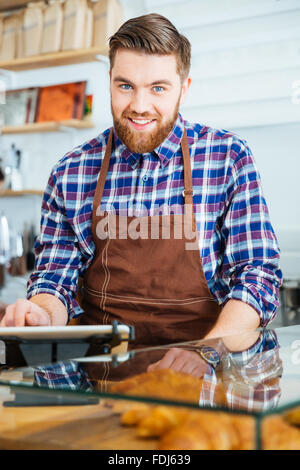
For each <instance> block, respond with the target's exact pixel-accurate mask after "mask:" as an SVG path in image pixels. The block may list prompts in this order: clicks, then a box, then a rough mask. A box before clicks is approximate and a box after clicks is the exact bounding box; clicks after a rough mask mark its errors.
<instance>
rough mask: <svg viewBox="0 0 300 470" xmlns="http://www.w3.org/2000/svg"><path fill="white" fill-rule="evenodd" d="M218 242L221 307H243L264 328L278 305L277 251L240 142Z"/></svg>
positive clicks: (260, 194) (252, 168) (255, 179)
mask: <svg viewBox="0 0 300 470" xmlns="http://www.w3.org/2000/svg"><path fill="white" fill-rule="evenodd" d="M221 237H222V242H223V246H224V257H223V262H222V265H221V267H220V273H219V274H220V277H221V278H222V280H223V281H224V282H225V283H226V284H227V286H228V287H229V289H228V293H227V295H226V297H225V299H223V300H224V302H223V303H224V304H225V303H226V302H227V301H228V300H229V299H236V300H241V301H243V302H245V303H247V304H248V305H250V306H251V307H253V308H254V309H255V310H256V311H257V313H258V315H259V317H260V326H262V327H263V326H266V325H267V324H268V323H269V322H270V321H272V320H273V319H274V317H275V315H276V310H277V308H278V306H279V287H280V285H281V282H282V273H281V269H280V267H279V253H280V251H279V246H278V242H277V239H276V236H275V233H274V230H273V228H272V225H271V222H270V217H269V212H268V208H267V204H266V201H265V199H264V196H263V192H262V186H261V180H260V175H259V173H258V170H257V168H256V164H255V162H254V159H253V156H252V153H251V150H250V149H249V147H248V146H247V144H246V143H245V142H244V141H243V142H242V144H241V146H240V149H239V152H238V154H237V155H236V158H235V160H234V164H233V166H232V174H231V178H230V184H229V185H228V192H227V203H226V205H225V210H224V213H223V218H222V224H221Z"/></svg>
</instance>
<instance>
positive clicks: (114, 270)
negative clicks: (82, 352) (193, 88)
mask: <svg viewBox="0 0 300 470" xmlns="http://www.w3.org/2000/svg"><path fill="white" fill-rule="evenodd" d="M109 58H110V93H111V111H112V116H113V127H112V128H111V129H107V130H105V131H104V132H102V133H100V134H99V135H98V136H97V137H96V138H94V139H92V140H91V141H89V142H86V143H84V144H83V145H81V146H79V147H77V148H76V149H74V150H73V151H71V152H69V153H67V154H66V155H65V156H64V157H63V158H62V159H61V160H60V161H59V162H58V163H57V164H56V165H55V167H54V168H53V170H52V172H51V175H50V178H49V182H48V185H47V188H46V190H45V194H44V199H43V205H42V221H41V233H40V235H39V237H38V239H37V241H36V245H35V255H36V265H35V270H34V272H33V273H32V274H31V276H30V279H29V282H28V291H27V299H18V300H17V301H16V302H15V303H14V304H11V305H9V306H8V307H7V308H6V313H5V315H4V317H3V319H2V322H1V326H13V325H15V326H24V325H25V326H26V325H31V326H33V325H66V324H67V323H68V322H70V320H71V319H73V318H76V317H80V321H81V323H83V324H111V323H112V321H113V320H118V321H120V322H122V323H125V324H128V325H133V326H134V327H135V334H136V339H135V342H134V343H133V344H132V345H131V346H130V347H133V348H139V347H147V346H153V345H166V344H172V343H179V342H184V341H189V340H196V339H201V338H216V337H223V336H228V335H234V334H238V333H240V332H242V331H247V330H255V329H256V328H257V327H259V326H260V327H264V326H266V325H267V324H268V323H269V322H270V321H271V320H272V319H273V318H274V317H275V314H276V309H277V307H278V289H279V286H280V283H281V271H280V269H279V265H278V259H279V249H278V245H277V240H276V237H275V235H274V231H273V229H272V226H271V223H270V220H269V215H268V209H267V206H266V202H265V200H264V197H263V194H262V190H261V183H260V177H259V174H258V171H257V169H256V166H255V163H254V160H253V157H252V154H251V151H250V149H249V147H248V145H247V143H246V142H245V140H243V139H241V138H239V137H238V136H237V135H235V134H233V133H231V132H228V131H225V130H218V129H213V128H210V127H208V126H205V125H203V124H199V123H196V124H195V123H189V122H187V121H185V120H184V119H183V117H182V116H181V114H180V113H179V107H180V105H181V104H182V103H183V102H184V100H185V98H186V95H187V92H188V90H189V87H190V84H191V78H190V76H189V71H190V59H191V46H190V43H189V41H188V40H187V39H186V38H185V37H184V36H183V35H181V34H180V33H179V32H178V31H177V29H176V28H175V27H174V25H172V24H171V23H170V21H169V20H168V19H166V18H164V17H162V16H160V15H157V14H150V15H144V16H141V17H138V18H132V19H130V20H128V21H127V22H126V23H124V24H123V25H122V26H121V27H120V29H119V30H118V31H117V32H116V34H114V35H113V36H112V37H111V38H110V41H109ZM201 118H204V119H205V116H201ZM193 237H194V238H193ZM79 278H82V279H83V286H82V300H81V302H80V305H79V303H78V301H77V299H76V293H77V289H78V280H79ZM210 353H211V351H210ZM202 360H203V357H200V355H198V354H195V352H193V351H182V350H181V349H180V348H171V349H170V350H169V351H168V353H167V354H166V355H165V356H164V358H163V359H162V360H160V361H159V362H158V363H156V364H155V365H154V366H152V368H153V367H172V368H174V369H177V370H182V371H187V372H193V371H195V370H197V368H201V367H202V365H201V364H202V362H201V361H202ZM204 360H205V358H204Z"/></svg>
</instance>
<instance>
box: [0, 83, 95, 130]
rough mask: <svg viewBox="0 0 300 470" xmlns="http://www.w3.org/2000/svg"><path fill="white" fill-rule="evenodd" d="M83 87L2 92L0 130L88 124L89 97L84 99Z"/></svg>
mask: <svg viewBox="0 0 300 470" xmlns="http://www.w3.org/2000/svg"><path fill="white" fill-rule="evenodd" d="M86 85H87V82H86V81H81V82H72V83H64V84H60V85H51V86H46V87H37V88H23V89H19V90H9V91H6V93H5V100H4V102H2V104H1V103H0V126H7V127H9V126H12V127H13V126H24V125H26V124H32V123H42V122H60V121H67V120H70V119H76V120H80V121H82V120H90V118H91V111H92V95H88V96H86V94H85V91H86Z"/></svg>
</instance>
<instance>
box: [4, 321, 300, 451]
mask: <svg viewBox="0 0 300 470" xmlns="http://www.w3.org/2000/svg"><path fill="white" fill-rule="evenodd" d="M203 346H206V347H207V346H209V347H210V348H213V350H214V351H217V354H218V356H219V358H220V363H219V364H217V365H216V364H214V366H213V365H210V364H209V363H208V362H206V361H204V360H203V357H202V356H201V353H200V352H199V351H201V350H202V347H203ZM95 352H96V351H95V350H94V349H93V348H91V349H90V350H89V351H88V352H87V353H86V354H85V355H82V356H80V357H74V358H71V359H70V358H69V356H68V359H66V360H59V361H58V362H53V363H46V364H41V363H40V361H38V360H37V365H34V363H31V364H30V366H28V367H16V368H15V367H11V366H10V367H7V365H5V364H2V366H1V367H2V368H1V371H0V392H1V388H3V387H4V388H5V387H9V390H10V393H11V396H10V397H8V398H7V399H6V401H4V403H3V406H4V408H5V409H6V410H20V409H23V410H25V411H24V413H27V414H26V416H27V418H26V419H33V418H32V417H33V416H35V415H34V413H33V412H30V409H31V410H32V409H35V408H32V407H39V410H46V408H47V410H49V411H48V414H47V416H50V415H51V412H52V414H53V413H54V409H58V405H59V406H60V407H61V408H60V409H61V410H65V409H66V408H68V409H69V410H73V411H72V413H74V414H73V416H68V423H69V426H70V429H71V430H72V433H75V434H76V433H77V434H76V435H80V436H81V437H82V435H83V434H84V435H90V434H91V432H92V431H91V430H92V428H93V426H96V423H98V424H97V426H98V427H99V432H101V433H105V435H107V436H111V440H109V438H108V437H107V440H104V441H99V440H98V441H97V440H96V439H95V436H94V434H93V436H92V437H91V439H92V442H93V444H90V443H89V444H87V440H86V438H85V441H84V442H85V444H82V441H80V442H81V444H78V446H79V447H76V446H75V447H74V445H75V444H74V442H73V441H72V443H70V442H68V443H67V441H66V439H67V437H66V434H63V431H62V430H63V429H66V428H65V427H62V428H61V431H59V430H58V429H56V428H55V431H54V428H53V417H51V419H50V418H49V419H50V421H49V423H50V424H49V426H50V428H51V429H52V432H53V436H52V435H51V433H50V434H43V433H42V434H38V438H37V434H35V436H34V437H32V435H31V434H30V439H29V441H28V442H30V445H29V444H28V442H27V441H26V445H29V448H48V447H47V446H50V444H51V443H52V442H55V443H56V444H55V445H56V446H58V447H55V446H54V448H62V447H60V446H68V445H70V446H71V447H72V448H93V449H103V448H106V449H108V448H110V449H131V448H135V447H130V445H132V446H133V445H134V446H139V447H137V448H138V449H140V448H142V449H158V448H162V449H163V448H165V449H171V450H172V449H199V448H201V449H202V448H205V449H206V448H211V447H205V445H206V446H208V444H207V443H206V444H205V445H204V444H203V440H201V439H202V438H201V439H200V437H199V432H200V431H199V426H200V425H199V422H201V423H202V424H201V429H202V428H203V426H204V427H205V426H212V428H209V429H213V426H217V427H218V426H221V428H222V426H223V424H224V415H226V416H230V417H232V418H231V419H232V422H231V424H230V426H231V428H232V426H233V428H234V429H235V433H236V434H238V435H239V434H240V433H241V436H244V435H245V436H246V437H245V439H244V441H243V443H240V444H230V446H231V447H230V446H229V444H228V446H229V447H226V445H227V444H226V445H225V444H224V443H223V444H218V445H219V446H221V447H212V448H221V449H223V448H224V445H225V448H229V449H248V448H251V449H253V448H269V449H272V448H275V449H278V448H280V449H285V448H289V449H294V448H296V449H300V427H299V426H300V325H299V326H298V325H297V326H291V327H284V328H279V329H276V330H271V329H262V330H260V331H255V332H249V333H247V334H240V335H238V336H232V337H229V336H228V337H224V338H219V339H213V340H212V339H211V340H197V341H191V342H187V343H182V344H176V345H164V346H156V347H148V348H145V349H138V350H131V348H130V343H129V345H128V348H127V347H126V344H125V345H124V344H121V345H119V346H118V347H117V348H114V349H113V351H112V352H111V353H110V354H95ZM2 362H3V357H2ZM1 386H2V387H1ZM53 405H54V406H53ZM80 405H84V406H80ZM89 405H90V406H89ZM74 407H75V408H76V411H74V410H75V408H74ZM93 407H95V411H91V409H92V410H94V408H93ZM99 407H100V408H99ZM2 409H3V408H2ZM145 409H147V410H148V411H147V413H149V410H150V409H151V410H152V411H151V413H152V414H151V416H150V417H149V414H148V418H147V419H148V421H149V419H150V422H151V423H152V424H151V426H152V427H151V426H150V429H151V430H152V431H151V432H150V437H151V436H152V434H153V433H154V437H155V436H156V438H157V435H158V434H159V436H160V438H161V439H162V437H164V436H162V431H161V428H160V427H159V426H161V424H160V425H159V426H158V424H157V423H161V422H163V423H164V426H165V425H166V422H167V423H168V425H167V428H168V429H169V428H170V426H171V424H170V423H172V426H175V424H174V423H176V422H177V424H178V422H180V423H181V424H182V421H180V420H181V419H183V418H182V416H185V417H186V416H187V413H194V414H193V415H192V416H190V415H189V420H191V421H190V423H195V426H194V425H192V428H193V426H194V431H195V432H196V434H197V433H198V437H197V439H196V444H195V443H194V440H193V443H192V444H191V443H186V441H185V439H182V440H181V441H180V444H178V443H177V444H176V443H175V444H174V440H173V441H172V440H171V444H170V443H169V442H170V441H168V435H166V436H165V437H166V439H167V441H166V442H167V444H165V443H164V442H165V441H164V440H163V444H159V445H162V446H166V447H156V446H157V445H158V444H157V441H155V440H153V439H152V440H149V435H148V434H147V433H149V427H147V426H148V424H147V426H146V428H145V427H144V428H143V427H142V428H141V429H142V430H139V432H140V433H142V434H141V435H143V433H145V432H146V434H145V435H146V437H148V440H146V441H145V442H143V443H141V441H140V440H137V439H136V437H135V438H134V439H133V440H130V439H129V437H128V436H130V433H129V434H128V432H129V431H126V432H127V434H126V432H125V431H124V430H122V432H124V435H123V434H122V443H120V439H119V438H120V436H121V434H120V432H121V431H120V429H121V428H120V425H121V423H123V424H125V425H128V424H129V425H131V431H130V432H131V438H132V436H133V431H132V425H137V423H138V422H139V423H140V421H138V419H137V417H139V419H142V418H141V416H145ZM26 410H28V411H26ZM85 410H89V413H90V415H89V419H88V420H87V419H86V415H85V414H84V411H85ZM174 410H175V411H174ZM176 410H177V411H176ZM39 413H40V411H39ZM43 413H44V411H43ZM43 413H42V415H43ZM72 413H71V414H72ZM99 413H100V414H99ZM195 413H196V415H195ZM201 413H202V414H201ZM203 413H204V415H203ZM205 413H206V414H205ZM207 413H209V416H210V418H208V417H207V416H208V415H207ZM81 414H84V416H85V418H84V420H82V419H79V418H78V416H79V415H80V416H81ZM42 415H41V416H42ZM203 416H204V417H205V420H204V421H203V419H204V418H203ZM212 416H213V417H214V419H213V420H212V419H211V417H212ZM284 416H289V418H288V419H289V421H285V418H284V419H283V418H282V417H284ZM47 419H48V418H47ZM218 419H220V420H221V421H220V422H219V424H218ZM239 419H241V420H244V421H239ZM247 419H248V420H250V421H247ZM151 420H152V421H151ZM189 420H188V422H189ZM245 420H246V421H245ZM146 421H147V420H146ZM153 423H154V428H153ZM197 423H198V424H197ZM209 423H211V424H209ZM222 423H223V424H222ZM227 425H228V422H227V424H226V426H227ZM64 426H65V425H64ZM118 426H119V427H118ZM157 426H158V427H159V431H158V430H157V429H158V428H157ZM168 426H169V427H168ZM189 426H190V424H189ZM23 427H24V426H23ZM44 427H45V423H43V425H42V428H43V429H44ZM190 427H191V426H190ZM221 428H220V429H221ZM233 428H232V429H233ZM22 429H23V428H22ZM59 429H60V428H59ZM97 429H98V428H97ZM115 429H117V431H116V432H117V436H118V439H115V438H113V437H112V436H113V430H115ZM122 429H123V428H122ZM139 429H140V428H139ZM145 429H146V431H145ZM153 429H154V431H153ZM183 429H185V427H184V426H183ZM237 429H238V430H239V431H237ZM274 429H275V430H276V429H277V434H276V433H275V435H273V430H274ZM100 430H101V431H100ZM169 430H170V429H169ZM5 432H6V431H5ZM49 432H50V431H49ZM58 432H61V436H62V441H61V443H60V444H58V441H57V433H58ZM201 432H202V431H201ZM289 432H291V434H289ZM15 433H16V431H15V430H14V432H13V431H11V435H12V439H14V436H15ZM151 433H152V434H151ZM230 433H231V434H230V436H232V430H231V431H230ZM247 433H248V434H247ZM225 434H226V433H225ZM49 435H50V436H51V438H50V437H49ZM226 435H227V434H226ZM290 435H291V436H292V437H291V438H290V437H288V436H290ZM43 436H44V437H43ZM247 436H248V437H247ZM249 436H251V438H250V437H249ZM262 436H263V438H262ZM266 436H268V438H266ZM270 436H271V437H270ZM81 437H80V439H81ZM223 437H224V436H223ZM283 437H284V438H285V440H283ZM152 438H153V436H152ZM26 439H27V437H26ZM49 439H50V440H49ZM51 439H52V440H51ZM114 439H115V440H114ZM193 439H194V437H193ZM199 439H200V440H199ZM34 440H38V443H39V444H38V445H37V444H36V442H35V441H34ZM33 441H34V442H35V444H33ZM3 442H4V441H2V438H1V429H0V448H3V447H2V446H3V445H7V440H5V444H3ZM159 442H161V441H159ZM199 442H200V443H199ZM205 442H206V441H205ZM222 442H223V441H222ZM51 445H52V444H51ZM53 445H54V444H53ZM209 445H211V440H210V444H209ZM213 445H215V446H217V444H213ZM234 445H235V446H236V447H234ZM30 446H33V447H30ZM36 446H37V447H36ZM39 446H41V447H39ZM43 446H44V447H43ZM82 446H83V447H82ZM89 446H90V447H89ZM103 446H104V447H103ZM105 446H107V447H105ZM122 446H123V447H122ZM141 446H142V447H141ZM143 446H144V447H143ZM151 446H152V447H151ZM193 446H194V447H193ZM201 446H202V447H201ZM203 446H204V447H203ZM222 446H223V447H222ZM288 446H290V447H288ZM50 447H51V446H50ZM5 448H6V447H5ZM25 448H28V447H26V446H25ZM51 448H52V447H51Z"/></svg>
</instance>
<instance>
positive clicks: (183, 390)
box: [109, 369, 225, 404]
mask: <svg viewBox="0 0 300 470" xmlns="http://www.w3.org/2000/svg"><path fill="white" fill-rule="evenodd" d="M202 383H203V379H202V378H197V377H193V376H192V375H189V374H184V373H182V372H177V371H175V370H172V369H158V370H155V371H151V372H145V373H142V374H139V375H135V376H133V377H130V378H129V379H125V380H123V381H122V382H118V383H111V384H110V385H109V392H111V393H117V394H124V395H136V396H144V397H149V398H150V397H152V398H160V399H165V400H176V401H186V402H189V403H199V399H200V394H201V389H202ZM219 388H222V386H220V387H219ZM222 390H223V388H222ZM222 390H220V391H219V394H218V397H219V403H218V404H222V403H224V400H225V398H224V397H225V395H224V393H223V392H222Z"/></svg>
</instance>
